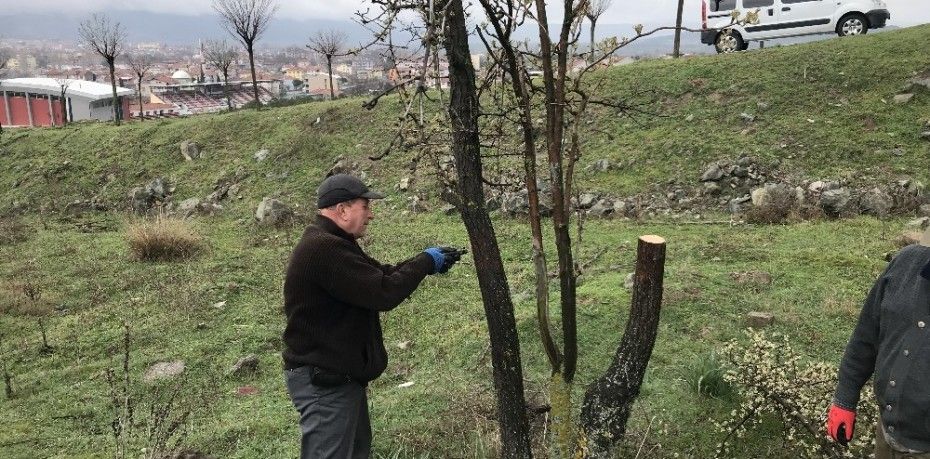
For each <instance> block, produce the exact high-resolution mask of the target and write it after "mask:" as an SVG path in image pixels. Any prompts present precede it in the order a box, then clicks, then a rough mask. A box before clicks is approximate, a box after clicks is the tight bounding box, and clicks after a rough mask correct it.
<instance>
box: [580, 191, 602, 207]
mask: <svg viewBox="0 0 930 459" xmlns="http://www.w3.org/2000/svg"><path fill="white" fill-rule="evenodd" d="M597 198H598V196H597V195H596V194H594V193H582V194H581V196H579V197H578V208H579V209H590V208H591V206H593V205H594V203H596V202H597Z"/></svg>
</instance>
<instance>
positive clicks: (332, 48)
mask: <svg viewBox="0 0 930 459" xmlns="http://www.w3.org/2000/svg"><path fill="white" fill-rule="evenodd" d="M347 39H348V37H347V36H346V34H345V32H342V31H341V30H336V29H330V30H325V31H321V32H318V33H317V34H316V36H313V37H310V43H309V44H307V48H310V50H312V51H313V52H315V53H317V54H320V55H321V56H323V57H325V58H326V73H327V74H328V75H329V99H330V100H333V99H335V98H336V88H335V86H333V58H334V57H343V56H349V55H351V54H352V52H351V51H348V52H344V51H343V49H344V48H345V45H346V40H347Z"/></svg>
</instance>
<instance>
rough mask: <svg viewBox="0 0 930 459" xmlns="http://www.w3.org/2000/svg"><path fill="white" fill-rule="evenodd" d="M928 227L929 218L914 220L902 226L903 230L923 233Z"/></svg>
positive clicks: (929, 224) (929, 223)
mask: <svg viewBox="0 0 930 459" xmlns="http://www.w3.org/2000/svg"><path fill="white" fill-rule="evenodd" d="M928 226H930V217H920V218H915V219H914V220H911V221H909V222H907V223H906V224H905V225H904V228H905V229H908V230H916V231H923V230H925V229H927V227H928Z"/></svg>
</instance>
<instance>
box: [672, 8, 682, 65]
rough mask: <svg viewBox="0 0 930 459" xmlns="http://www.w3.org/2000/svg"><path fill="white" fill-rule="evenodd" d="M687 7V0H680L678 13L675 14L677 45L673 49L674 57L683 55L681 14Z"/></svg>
mask: <svg viewBox="0 0 930 459" xmlns="http://www.w3.org/2000/svg"><path fill="white" fill-rule="evenodd" d="M684 9H685V0H678V15H677V16H675V47H674V48H673V49H672V56H673V57H681V14H682V11H683V10H684Z"/></svg>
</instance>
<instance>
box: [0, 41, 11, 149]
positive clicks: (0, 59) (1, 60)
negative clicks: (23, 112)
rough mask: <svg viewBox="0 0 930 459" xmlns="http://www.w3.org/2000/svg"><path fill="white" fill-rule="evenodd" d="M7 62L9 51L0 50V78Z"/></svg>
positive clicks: (0, 131) (1, 131) (1, 124)
mask: <svg viewBox="0 0 930 459" xmlns="http://www.w3.org/2000/svg"><path fill="white" fill-rule="evenodd" d="M8 60H10V52H9V50H7V49H5V48H0V77H2V76H3V74H4V73H5V72H4V70H5V69H6V62H7V61H8ZM4 110H6V108H4ZM6 116H10V114H9V113H7V114H6ZM0 135H3V123H0Z"/></svg>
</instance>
